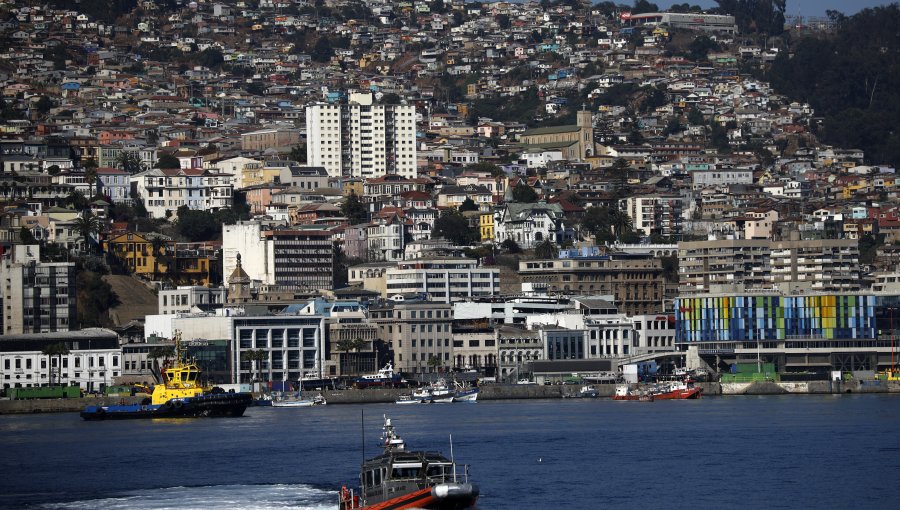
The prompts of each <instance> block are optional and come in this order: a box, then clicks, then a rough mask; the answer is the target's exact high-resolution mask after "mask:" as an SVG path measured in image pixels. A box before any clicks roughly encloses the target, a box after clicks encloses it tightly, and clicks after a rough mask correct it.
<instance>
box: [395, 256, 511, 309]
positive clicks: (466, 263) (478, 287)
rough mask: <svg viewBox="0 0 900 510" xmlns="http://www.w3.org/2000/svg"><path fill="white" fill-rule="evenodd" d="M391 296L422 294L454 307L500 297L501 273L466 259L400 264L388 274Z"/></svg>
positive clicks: (418, 261)
mask: <svg viewBox="0 0 900 510" xmlns="http://www.w3.org/2000/svg"><path fill="white" fill-rule="evenodd" d="M385 279H386V280H387V281H386V284H387V295H386V296H385V297H388V298H390V297H392V296H396V295H402V294H413V293H421V294H424V295H426V296H427V297H428V299H430V300H432V301H438V302H441V303H451V302H453V301H458V300H460V299H464V298H470V297H481V296H493V295H496V294H499V293H500V270H499V269H497V268H495V267H490V268H489V267H479V266H478V261H477V260H475V259H466V258H445V259H440V258H432V259H415V260H409V261H405V262H399V263H397V267H396V268H389V269H388V270H387V271H386V273H385Z"/></svg>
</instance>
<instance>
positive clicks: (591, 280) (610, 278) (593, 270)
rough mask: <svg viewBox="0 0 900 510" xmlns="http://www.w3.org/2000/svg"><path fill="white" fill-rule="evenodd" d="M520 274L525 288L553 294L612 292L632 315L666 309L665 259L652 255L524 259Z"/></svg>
mask: <svg viewBox="0 0 900 510" xmlns="http://www.w3.org/2000/svg"><path fill="white" fill-rule="evenodd" d="M519 275H520V276H521V277H522V285H523V290H524V287H525V285H528V286H530V287H531V288H532V289H533V290H543V291H546V292H548V293H550V294H562V295H608V296H612V297H613V299H614V302H615V305H616V308H618V310H619V311H620V312H622V313H625V314H628V315H634V314H652V313H659V312H662V311H663V310H664V300H665V298H666V291H667V283H666V279H665V277H664V275H663V267H662V261H661V260H660V259H658V258H655V257H653V256H650V255H626V254H611V255H601V256H596V257H584V258H568V259H548V260H528V261H524V260H523V261H520V262H519ZM673 297H674V296H673Z"/></svg>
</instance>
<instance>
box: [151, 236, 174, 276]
mask: <svg viewBox="0 0 900 510" xmlns="http://www.w3.org/2000/svg"><path fill="white" fill-rule="evenodd" d="M147 237H148V238H149V239H150V256H151V257H153V277H154V278H156V277H157V275H158V274H159V261H160V258H161V257H164V256H165V254H166V248H167V246H168V244H169V243H168V240H167V239H166V238H165V237H163V236H161V235H158V234H157V235H152V236H150V235H148V236H147Z"/></svg>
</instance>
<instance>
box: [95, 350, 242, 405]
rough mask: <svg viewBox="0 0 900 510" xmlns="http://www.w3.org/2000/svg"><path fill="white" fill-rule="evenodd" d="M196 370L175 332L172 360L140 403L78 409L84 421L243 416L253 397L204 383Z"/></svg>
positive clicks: (198, 370)
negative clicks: (160, 379) (160, 380)
mask: <svg viewBox="0 0 900 510" xmlns="http://www.w3.org/2000/svg"><path fill="white" fill-rule="evenodd" d="M200 373H201V372H200V369H199V368H198V367H197V364H196V363H195V362H194V361H193V360H188V359H187V357H186V351H185V349H184V347H183V346H182V344H181V333H180V332H176V334H175V360H174V362H173V364H172V365H171V366H169V367H167V368H165V369H164V370H163V374H162V378H163V382H162V383H161V384H157V385H156V386H154V388H153V393H152V394H151V396H150V398H148V399H145V400H144V402H142V403H140V404H120V405H108V406H87V407H86V408H84V410H83V411H81V417H82V418H84V419H85V420H90V421H94V420H125V419H138V418H194V417H200V416H231V417H237V416H243V414H244V411H245V410H246V409H247V406H249V405H250V402H251V401H252V400H253V396H252V395H251V394H250V393H232V392H227V393H226V392H225V390H223V389H222V388H214V387H209V386H204V385H203V384H202V383H201V382H200Z"/></svg>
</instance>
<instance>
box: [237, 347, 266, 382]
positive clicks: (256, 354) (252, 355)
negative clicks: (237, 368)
mask: <svg viewBox="0 0 900 510" xmlns="http://www.w3.org/2000/svg"><path fill="white" fill-rule="evenodd" d="M268 359H269V351H267V350H265V349H256V350H253V349H250V350H248V351H243V352H241V360H242V361H249V362H250V382H253V381H255V380H256V372H258V371H259V362H260V361H263V360H268ZM254 361H255V362H256V365H257V366H256V369H257V370H254V369H253V362H254Z"/></svg>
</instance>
